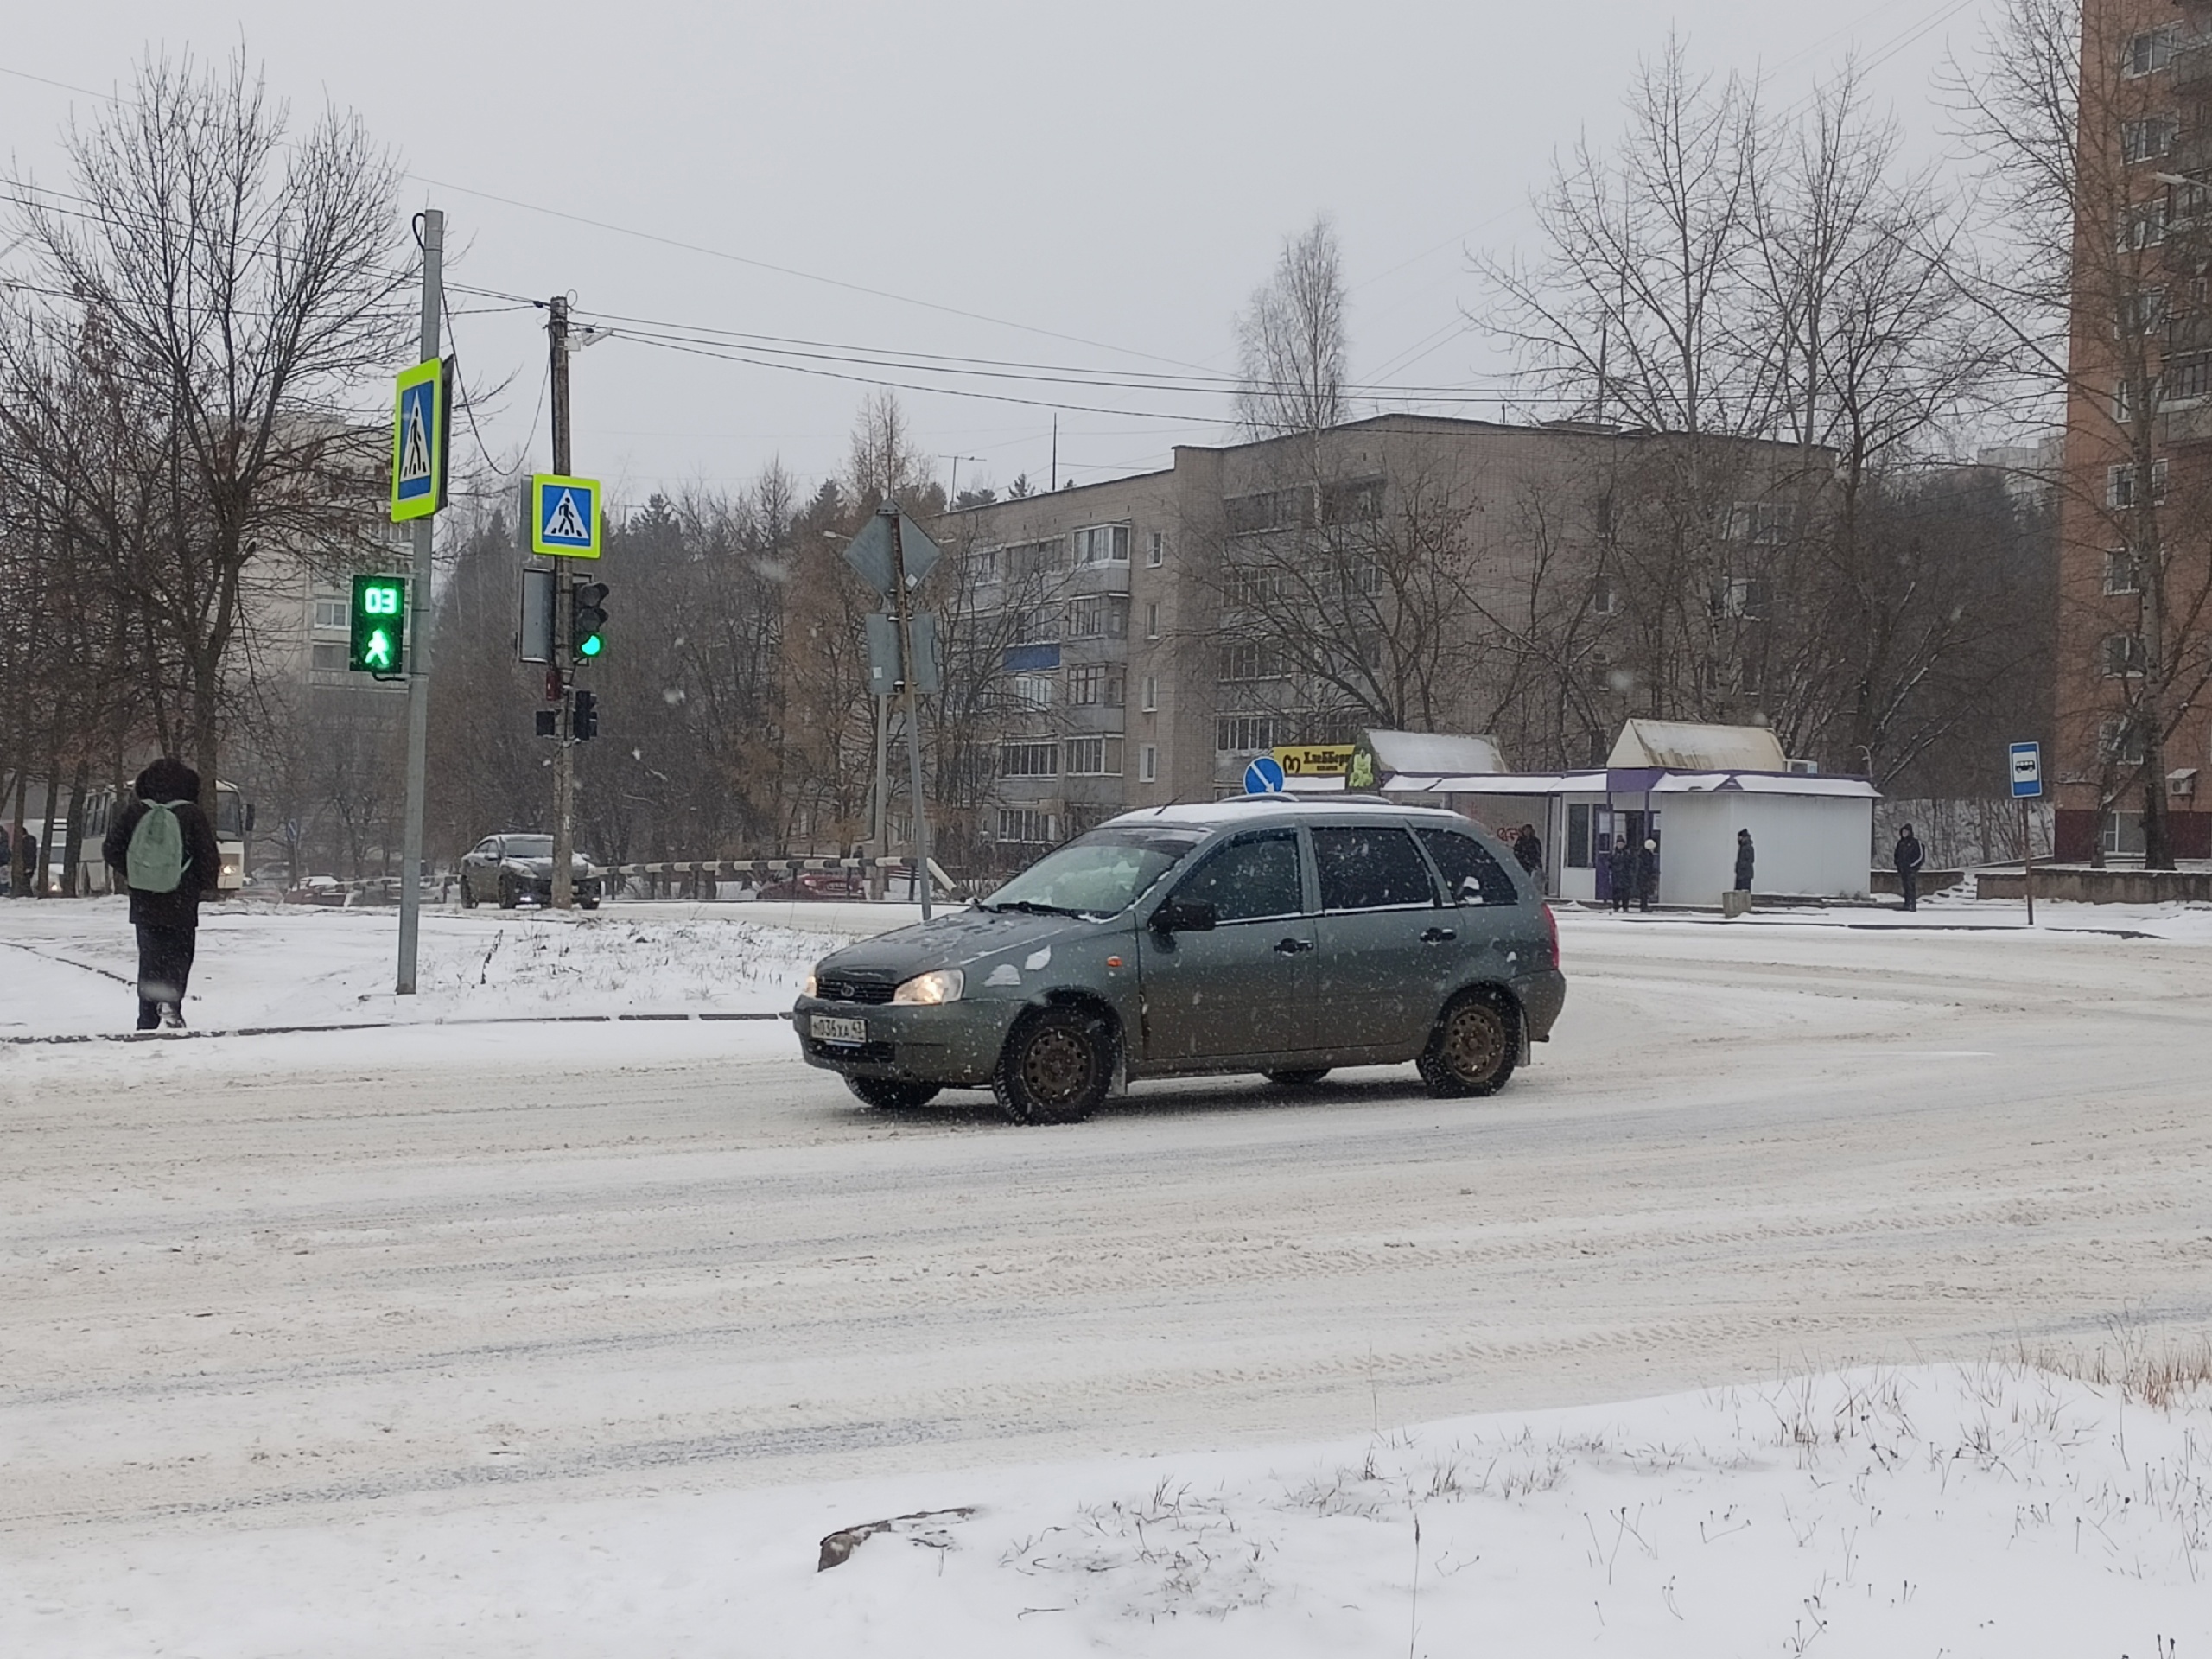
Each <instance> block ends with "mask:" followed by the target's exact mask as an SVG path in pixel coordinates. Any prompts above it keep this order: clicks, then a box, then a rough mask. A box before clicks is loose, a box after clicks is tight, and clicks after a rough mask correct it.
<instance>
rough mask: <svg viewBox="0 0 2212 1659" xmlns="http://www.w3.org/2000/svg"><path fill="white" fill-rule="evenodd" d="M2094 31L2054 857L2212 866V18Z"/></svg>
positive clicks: (2062, 570) (2121, 3)
mask: <svg viewBox="0 0 2212 1659" xmlns="http://www.w3.org/2000/svg"><path fill="white" fill-rule="evenodd" d="M2082 28H2083V40H2082V60H2081V65H2082V67H2081V96H2080V101H2079V112H2080V113H2079V120H2080V132H2079V137H2078V143H2077V156H2078V178H2077V181H2076V184H2075V188H2076V190H2077V192H2078V194H2077V195H2076V198H2075V236H2074V245H2073V249H2072V262H2073V263H2072V282H2071V285H2070V294H2071V305H2072V315H2071V317H2070V320H2069V342H2068V344H2069V388H2068V399H2067V408H2066V426H2065V433H2064V452H2063V455H2064V459H2063V468H2062V471H2061V488H2060V491H2059V505H2058V533H2059V544H2060V548H2059V616H2058V621H2057V629H2056V639H2057V651H2056V664H2057V674H2058V683H2057V686H2056V697H2055V711H2056V731H2055V733H2054V734H2053V738H2054V747H2055V755H2054V760H2055V764H2053V765H2050V766H2048V767H2047V772H2049V773H2050V774H2051V775H2055V777H2056V791H2055V797H2056V798H2055V801H2054V806H2055V809H2056V851H2057V853H2058V855H2059V856H2060V857H2062V858H2069V859H2081V858H2086V857H2088V856H2090V855H2092V854H2093V853H2095V852H2097V851H2099V850H2101V851H2102V852H2104V853H2107V854H2119V855H2142V854H2145V853H2146V852H2148V853H2150V854H2151V855H2152V856H2153V857H2154V858H2159V857H2161V856H2163V857H2181V858H2204V857H2212V789H2208V788H2205V787H2203V786H2202V785H2201V782H2200V780H2201V779H2204V778H2207V777H2212V770H2208V769H2212V699H2208V698H2207V697H2206V696H2205V691H2206V690H2207V686H2208V677H2209V676H2212V449H2209V448H2208V445H2212V295H2208V292H2207V287H2206V277H2205V276H2204V272H2205V270H2207V268H2208V262H2209V261H2212V5H2207V4H2204V3H2199V0H2189V3H2179V4H2177V3H2175V0H2089V3H2088V4H2087V5H2086V6H2085V7H2084V9H2083V17H2082Z"/></svg>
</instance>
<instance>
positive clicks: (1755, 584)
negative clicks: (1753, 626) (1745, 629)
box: [1707, 576, 1767, 622]
mask: <svg viewBox="0 0 2212 1659" xmlns="http://www.w3.org/2000/svg"><path fill="white" fill-rule="evenodd" d="M1766 605H1767V585H1766V583H1765V582H1764V581H1763V580H1762V579H1761V578H1759V577H1758V576H1719V577H1716V578H1715V579H1714V581H1713V593H1712V595H1711V596H1710V598H1709V599H1708V600H1707V607H1709V608H1710V610H1711V612H1712V613H1713V619H1714V620H1716V621H1732V620H1744V621H1749V622H1758V621H1763V620H1765V617H1766Z"/></svg>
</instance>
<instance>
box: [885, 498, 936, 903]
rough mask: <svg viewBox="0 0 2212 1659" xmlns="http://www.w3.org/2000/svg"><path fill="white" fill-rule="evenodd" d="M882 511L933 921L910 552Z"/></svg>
mask: <svg viewBox="0 0 2212 1659" xmlns="http://www.w3.org/2000/svg"><path fill="white" fill-rule="evenodd" d="M879 511H880V512H882V513H884V514H885V515H886V517H887V518H888V520H889V523H890V530H891V580H892V583H893V593H894V594H895V595H896V597H897V599H898V601H899V671H900V673H901V674H902V676H903V677H904V678H905V682H906V779H907V785H908V787H909V788H910V789H911V790H912V800H913V810H914V833H913V837H912V839H913V843H914V881H915V884H916V888H917V891H918V892H919V893H920V894H921V899H922V919H923V920H924V921H925V922H926V921H927V920H929V918H930V886H931V883H930V814H929V804H928V803H927V802H926V801H925V799H924V798H923V797H922V713H921V699H920V697H919V696H918V695H917V694H916V692H915V690H914V683H915V681H917V680H918V679H919V678H920V675H918V673H916V672H915V664H914V620H913V607H912V605H911V604H909V603H908V602H907V594H906V548H905V546H904V544H903V543H901V542H900V539H899V504H898V503H897V502H895V501H886V502H885V503H884V504H883V505H882V506H881V508H880V509H879ZM879 775H880V774H879Z"/></svg>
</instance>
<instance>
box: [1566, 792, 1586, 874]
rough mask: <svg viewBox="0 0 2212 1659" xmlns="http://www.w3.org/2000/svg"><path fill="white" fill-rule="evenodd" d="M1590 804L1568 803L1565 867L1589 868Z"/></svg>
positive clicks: (1575, 868)
mask: <svg viewBox="0 0 2212 1659" xmlns="http://www.w3.org/2000/svg"><path fill="white" fill-rule="evenodd" d="M1591 811H1592V808H1591V806H1590V804H1589V803H1588V802H1586V801H1585V802H1582V803H1580V804H1569V805H1568V807H1567V868H1569V869H1571V870H1586V869H1588V868H1590V814H1591Z"/></svg>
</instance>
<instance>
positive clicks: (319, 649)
mask: <svg viewBox="0 0 2212 1659" xmlns="http://www.w3.org/2000/svg"><path fill="white" fill-rule="evenodd" d="M308 667H310V668H312V669H314V670H315V672H317V673H318V674H343V673H344V672H345V671H346V647H345V646H343V645H316V646H315V647H313V648H312V649H311V650H310V651H309V652H308Z"/></svg>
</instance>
